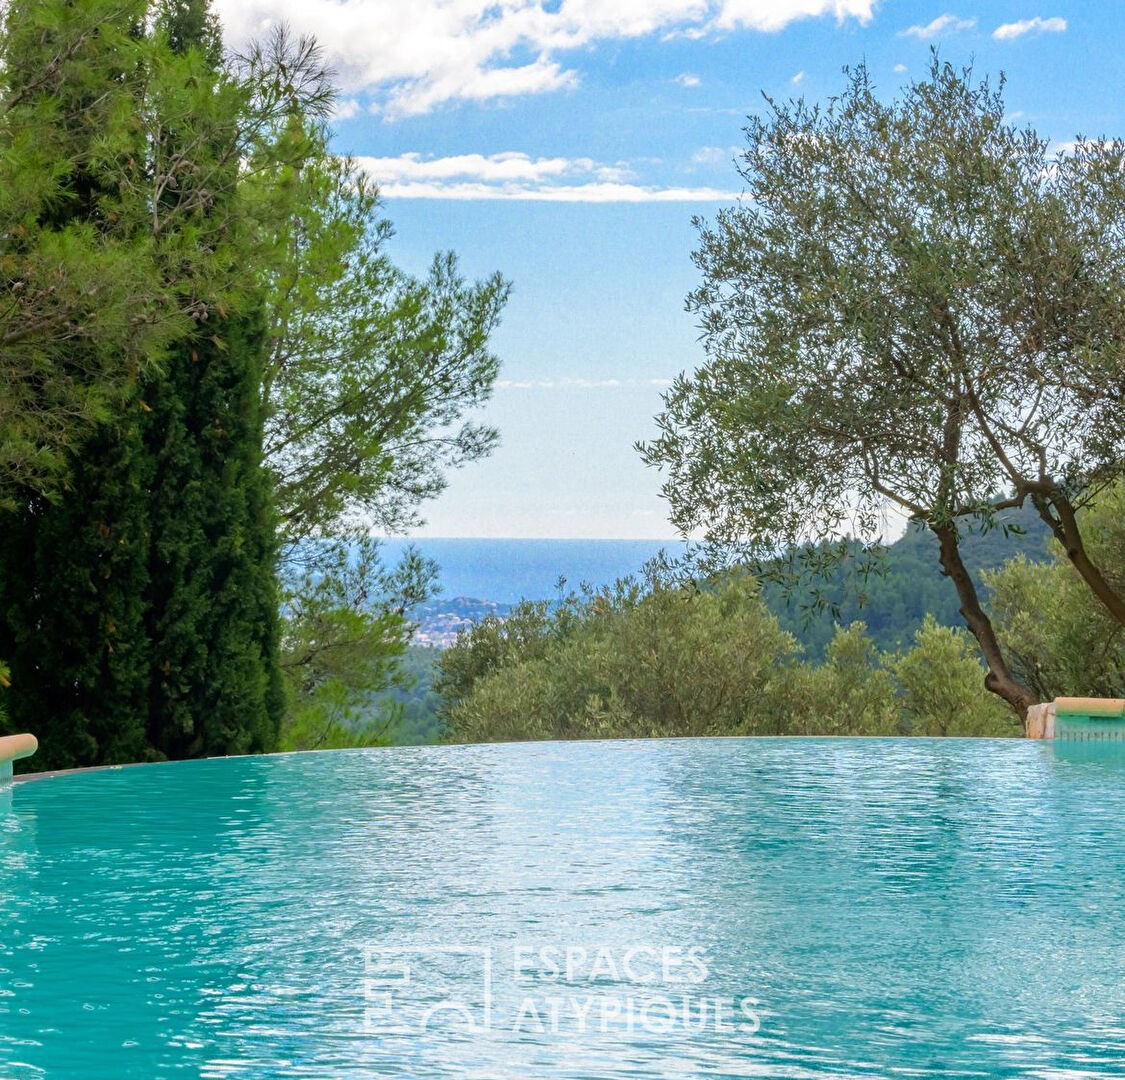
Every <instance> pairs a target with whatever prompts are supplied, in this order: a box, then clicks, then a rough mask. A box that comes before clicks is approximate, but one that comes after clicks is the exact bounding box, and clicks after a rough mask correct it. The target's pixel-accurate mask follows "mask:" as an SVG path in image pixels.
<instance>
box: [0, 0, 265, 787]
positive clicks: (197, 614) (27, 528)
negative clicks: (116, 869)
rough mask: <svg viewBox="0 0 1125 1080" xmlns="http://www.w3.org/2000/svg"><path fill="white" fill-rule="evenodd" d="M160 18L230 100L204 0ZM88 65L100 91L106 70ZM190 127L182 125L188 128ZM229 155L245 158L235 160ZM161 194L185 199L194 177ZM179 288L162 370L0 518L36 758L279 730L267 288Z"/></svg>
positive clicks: (235, 746)
mask: <svg viewBox="0 0 1125 1080" xmlns="http://www.w3.org/2000/svg"><path fill="white" fill-rule="evenodd" d="M29 6H30V7H32V8H37V9H39V10H41V11H47V9H50V8H52V7H54V6H55V5H52V4H42V3H41V4H38V5H36V4H34V3H32V4H30V5H29ZM134 14H136V13H134ZM47 17H48V15H47V14H44V19H45V20H46V19H47ZM135 25H136V26H139V25H141V24H140V20H139V19H137V20H136V22H135ZM157 33H158V34H163V35H164V42H165V46H166V47H167V48H168V49H170V51H171V52H172V53H173V54H175V55H176V56H178V57H179V58H180V59H181V60H182V61H183V67H182V70H183V73H184V77H185V80H186V82H187V83H188V84H190V86H191V87H193V89H192V92H198V90H197V88H198V87H199V85H200V83H201V79H200V76H201V75H202V77H203V78H202V81H203V82H206V81H207V76H208V75H210V76H211V77H213V83H214V85H213V86H211V87H209V88H208V87H204V90H205V91H206V92H208V93H210V92H212V91H213V93H212V95H211V97H210V98H209V102H210V103H218V105H217V107H218V108H219V109H221V108H223V107H225V105H224V104H223V103H224V102H225V101H228V100H229V101H236V100H237V99H236V98H229V99H224V98H222V96H221V94H220V91H219V84H220V82H221V76H220V74H219V71H218V65H219V62H220V54H221V49H220V43H219V38H218V34H217V27H216V24H215V22H214V19H213V18H212V17H211V15H210V12H209V10H208V7H207V4H206V3H204V2H197V0H186V2H172V3H169V4H167V5H166V6H165V7H164V8H163V9H162V10H161V12H160V18H159V19H158V21H157ZM45 36H46V35H45ZM90 82H91V85H92V89H95V90H101V92H103V93H104V89H105V84H104V81H103V82H102V83H101V85H100V86H99V85H98V84H97V80H96V79H92V80H90ZM64 104H65V105H66V106H68V107H69V106H70V104H71V103H70V102H69V101H68V102H65V103H64ZM74 115H75V122H76V123H82V122H85V121H84V120H83V119H82V118H81V111H80V110H78V111H76V112H75V114H74ZM193 120H194V118H193V117H191V116H190V114H189V115H188V116H187V119H186V121H183V123H184V124H185V126H190V124H191V123H192V122H193ZM236 126H237V117H234V118H233V122H232V123H231V124H230V127H231V128H234V127H236ZM162 130H163V131H164V132H165V135H164V138H165V139H166V140H168V142H167V145H166V146H165V147H164V149H171V150H175V149H176V146H175V143H176V139H177V131H176V122H175V120H174V119H172V120H171V122H169V123H168V124H166V125H164V124H162ZM222 130H223V127H222V124H221V123H220V124H218V125H217V126H216V131H217V132H221V131H222ZM197 133H198V128H194V129H192V131H191V132H190V133H189V134H184V133H182V132H181V133H179V134H181V135H182V136H183V138H184V141H185V142H187V141H188V139H189V138H191V137H194V136H195V135H197ZM217 137H222V136H221V135H219V136H217ZM137 156H138V158H143V157H144V150H143V148H139V149H138V154H137ZM216 156H217V157H219V156H221V155H219V154H217V155H216ZM228 156H229V155H228ZM237 167H238V161H237V156H234V157H233V158H232V160H231V164H229V165H228V166H227V168H228V169H237ZM197 171H198V170H197ZM70 187H71V189H72V190H73V192H74V197H72V198H70V199H68V200H67V202H66V204H65V212H66V213H70V214H85V215H88V216H94V215H96V214H97V213H98V212H99V207H100V205H101V202H100V200H99V198H98V193H97V192H96V191H93V190H92V188H91V184H90V183H89V182H88V181H87V180H86V179H85V178H84V177H81V176H76V177H75V178H74V179H73V181H72V183H71V185H70ZM236 187H237V185H236V183H235V182H233V181H232V179H231V177H230V176H228V177H227V178H226V182H225V183H224V182H223V181H221V180H220V182H218V183H213V184H212V188H211V189H210V190H208V191H207V192H206V193H203V194H205V195H206V198H201V199H199V200H198V203H199V205H200V206H202V207H204V209H202V210H201V211H200V212H201V213H202V214H204V215H212V216H214V215H224V216H225V217H224V222H225V221H227V220H229V221H230V222H231V224H230V226H229V228H230V229H231V230H237V229H238V227H239V223H238V221H237V213H238V209H239V208H238V207H237V206H236V205H234V204H233V200H234V199H235V198H236V194H235V192H236ZM88 189H89V190H88ZM168 198H169V199H170V200H173V201H174V200H183V199H184V185H183V184H180V185H179V186H178V187H176V188H175V189H170V193H169V195H168ZM180 205H181V206H182V201H181V203H180ZM213 220H214V218H213ZM224 227H225V226H224ZM197 231H198V232H199V234H200V235H201V236H202V235H203V234H204V233H205V232H206V229H204V228H201V227H198V225H197ZM192 242H193V243H195V242H196V240H195V239H194V237H193V240H192ZM230 250H233V248H230V247H228V255H227V257H228V258H229V257H230V256H229V251H230ZM189 280H190V277H189ZM204 291H205V290H204ZM183 299H184V300H185V301H186V302H187V305H186V306H190V307H192V308H193V309H194V310H195V311H196V329H195V330H194V331H191V332H189V333H188V334H186V335H185V336H184V337H183V338H182V340H179V341H177V342H175V343H174V344H173V345H172V346H171V348H168V349H165V350H164V352H163V355H162V368H163V370H162V372H161V373H160V374H157V375H151V376H148V377H146V378H143V379H142V380H141V381H140V383H139V386H138V389H137V393H136V394H135V395H134V397H133V398H132V399H131V400H130V401H129V402H128V404H127V406H126V407H125V408H124V409H123V410H122V415H121V416H120V417H119V418H118V419H117V420H116V421H115V422H114V423H112V424H106V425H104V426H103V427H102V429H101V430H99V431H98V432H97V434H96V435H95V436H94V437H93V438H91V439H90V440H88V441H87V442H86V443H85V444H84V445H83V446H82V447H81V449H80V450H79V451H77V452H76V453H75V454H74V455H73V461H72V463H71V465H72V468H71V479H70V483H69V488H68V490H67V492H66V493H65V495H64V497H63V498H61V499H60V500H58V501H55V502H48V501H46V500H44V499H43V498H42V497H38V496H34V495H30V494H29V495H28V497H27V499H26V500H25V501H24V504H23V505H21V507H20V509H19V510H18V512H17V513H15V514H13V515H11V516H10V517H9V518H8V520H6V521H5V522H4V528H3V529H2V530H0V656H3V657H4V659H5V661H6V662H7V663H9V664H10V667H11V671H12V687H13V689H12V692H11V695H10V713H11V716H10V719H9V721H8V723H9V727H10V728H28V729H31V730H34V731H37V732H39V733H40V734H41V736H42V738H41V743H42V747H43V749H42V751H41V754H40V756H39V757H38V758H37V763H38V764H42V765H44V766H46V767H51V768H57V767H65V766H70V765H92V764H105V763H112V762H119V761H130V760H144V759H146V758H159V757H170V758H181V757H194V756H203V755H209V754H226V753H245V752H254V751H261V750H268V749H271V748H272V747H273V745H274V744H275V742H276V738H277V731H278V725H279V722H280V715H281V710H282V704H283V702H282V689H281V679H280V673H279V668H278V663H277V599H276V566H275V563H276V551H275V543H276V541H275V536H276V531H275V527H274V519H273V512H272V498H271V486H270V480H269V477H268V474H267V473H266V471H265V469H264V468H263V464H262V460H261V457H262V427H263V408H262V394H261V375H262V363H263V356H264V348H265V332H264V319H263V314H262V305H261V302H260V299H259V298H257V297H255V296H254V295H253V294H251V295H249V296H246V295H240V296H239V300H238V303H237V305H234V306H236V307H237V308H238V310H234V311H228V310H227V309H226V307H225V306H224V304H223V303H221V302H219V301H217V300H216V299H215V298H214V297H212V296H206V295H202V296H199V297H196V296H186V297H184V298H183Z"/></svg>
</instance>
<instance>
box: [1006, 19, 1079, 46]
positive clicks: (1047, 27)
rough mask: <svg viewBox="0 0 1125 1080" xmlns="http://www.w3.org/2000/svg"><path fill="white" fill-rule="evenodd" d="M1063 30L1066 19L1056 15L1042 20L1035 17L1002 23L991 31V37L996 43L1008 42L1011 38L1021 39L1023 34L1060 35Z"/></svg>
mask: <svg viewBox="0 0 1125 1080" xmlns="http://www.w3.org/2000/svg"><path fill="white" fill-rule="evenodd" d="M1065 30H1066V19H1060V18H1059V17H1058V16H1057V15H1056V16H1054V17H1053V18H1050V19H1042V18H1040V17H1039V16H1038V15H1036V16H1035V18H1033V19H1022V20H1020V21H1019V22H1010V23H1004V24H1003V25H1002V26H998V27H996V29H995V30H993V31H992V36H993V37H994V38H995V39H996V40H997V41H1010V40H1011V39H1012V38H1018V37H1023V36H1024V34H1061V33H1063V31H1065Z"/></svg>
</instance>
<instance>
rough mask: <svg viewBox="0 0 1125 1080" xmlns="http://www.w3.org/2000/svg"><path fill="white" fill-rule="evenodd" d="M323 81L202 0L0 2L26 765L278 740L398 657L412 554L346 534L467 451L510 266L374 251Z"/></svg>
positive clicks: (374, 205)
mask: <svg viewBox="0 0 1125 1080" xmlns="http://www.w3.org/2000/svg"><path fill="white" fill-rule="evenodd" d="M333 100H334V92H333V89H332V86H331V82H330V79H329V76H328V73H327V72H326V70H325V69H324V67H323V65H322V63H321V61H320V58H319V54H318V52H317V49H316V47H315V45H314V44H313V43H311V42H309V41H295V40H293V39H291V38H290V37H289V36H288V35H287V34H286V33H285V32H284V31H277V32H275V33H274V34H273V35H272V36H271V37H270V38H269V39H268V40H267V41H265V42H264V43H262V44H260V45H257V46H255V47H253V48H252V49H250V51H249V52H248V53H247V54H245V55H241V56H232V55H229V54H227V53H225V52H224V49H223V45H222V42H221V39H220V35H219V29H218V25H217V22H216V20H215V19H214V18H213V16H212V15H211V13H210V11H209V8H208V5H207V3H206V0H156V2H152V3H150V2H148V0H123V2H120V3H119V2H117V0H112V2H111V0H80V2H78V3H72V2H69V0H20V2H16V3H12V4H9V5H6V6H5V11H4V23H3V27H2V30H0V151H2V152H0V263H2V265H3V274H2V275H0V288H3V290H4V292H5V304H4V305H3V308H4V311H3V315H0V363H2V365H3V367H2V370H0V374H2V375H3V378H4V393H3V394H2V395H0V514H2V515H3V520H2V522H0V656H2V657H3V658H4V661H5V664H4V666H2V667H0V685H2V686H7V685H8V684H9V682H10V690H9V691H7V692H6V693H5V695H4V696H5V699H6V701H5V704H6V706H7V708H8V712H9V714H10V715H9V716H8V718H7V719H6V720H4V719H3V718H0V725H3V727H0V730H3V729H4V727H6V728H8V729H11V728H17V729H22V728H32V729H34V730H36V731H37V732H38V733H39V734H40V735H41V736H42V737H43V739H42V742H43V751H42V752H41V754H40V756H39V757H38V758H37V762H36V763H37V765H39V766H44V767H55V768H58V767H67V766H72V765H92V764H108V763H113V762H119V761H133V760H151V759H159V758H166V757H167V758H180V757H197V756H203V755H208V754H227V753H243V752H252V751H260V750H269V749H273V748H275V747H277V746H279V745H303V744H304V742H305V741H306V740H307V739H315V738H316V737H318V736H319V733H321V732H323V731H324V730H326V729H328V730H333V726H334V725H335V726H337V727H338V726H339V725H340V724H341V722H342V720H347V719H350V718H351V717H352V716H353V711H354V708H355V706H356V704H357V703H362V702H365V701H366V700H368V698H369V697H370V695H371V693H372V691H373V690H374V689H376V688H381V687H383V686H385V685H386V684H387V682H389V681H390V682H393V681H394V679H395V678H396V676H395V672H394V661H395V658H396V657H398V656H400V655H401V654H402V652H403V650H404V649H405V645H406V642H407V640H408V639H409V635H410V630H411V624H410V622H409V621H408V620H407V619H406V617H405V612H406V610H407V608H408V607H410V606H411V605H412V604H415V603H417V602H418V601H419V600H421V599H424V598H425V596H426V595H428V590H429V589H430V588H431V587H432V582H433V567H431V566H429V565H427V564H425V563H424V562H423V561H422V560H419V559H417V558H414V557H411V556H408V557H407V558H406V559H405V560H404V561H403V563H402V565H401V566H399V567H396V568H388V567H385V566H383V565H382V564H381V562H380V561H379V559H378V555H377V552H376V551H375V549H374V548H373V547H371V546H368V548H367V549H366V550H367V556H366V557H364V558H360V559H358V560H356V559H353V558H352V555H351V552H352V548H353V542H354V541H355V540H356V538H357V537H360V536H362V535H363V534H365V533H366V532H368V531H369V530H370V529H371V527H372V526H373V525H380V526H382V527H384V528H401V527H403V526H404V525H408V524H410V523H411V522H412V521H413V520H414V519H415V514H416V507H417V505H418V503H419V502H420V501H421V500H423V499H425V498H427V497H429V496H432V495H433V494H434V493H436V492H437V491H438V490H440V489H441V486H442V484H443V482H444V480H443V478H444V472H445V470H446V469H448V468H453V467H456V466H458V465H460V464H462V463H464V462H467V461H471V460H473V459H474V458H477V457H480V456H481V455H483V454H486V453H488V451H489V450H490V449H491V447H492V445H493V443H494V441H495V433H494V432H493V431H491V430H490V429H489V428H487V427H482V426H481V425H479V424H477V423H474V422H469V421H465V420H464V419H463V416H464V415H465V413H466V412H467V411H468V410H470V409H473V408H475V407H476V406H478V405H480V404H481V403H482V402H483V401H484V399H485V398H486V397H487V396H488V394H489V392H490V389H491V386H492V383H493V381H494V378H495V374H496V370H497V360H496V358H495V357H494V356H493V355H492V353H491V352H490V351H489V349H488V340H489V336H490V334H491V331H492V329H493V328H494V326H495V325H496V322H497V319H498V317H499V314H500V311H501V309H502V308H503V305H504V302H505V300H506V296H507V284H506V283H505V282H504V281H503V280H501V279H500V278H498V277H494V278H492V279H489V280H487V281H484V282H481V283H478V284H472V283H467V282H465V281H464V280H463V279H462V278H461V276H460V275H459V273H458V270H457V264H456V261H455V260H454V258H453V257H452V256H450V255H444V256H441V257H439V258H438V259H436V260H435V262H434V265H433V268H432V271H431V272H430V274H429V275H428V276H427V277H426V278H425V279H423V280H417V279H414V278H411V277H409V276H408V275H405V274H403V273H402V272H401V271H399V270H398V269H397V268H395V267H394V266H393V265H392V264H391V263H390V262H389V260H388V259H387V257H386V255H385V252H384V247H385V243H386V240H387V238H388V237H389V235H390V227H389V225H388V224H387V222H386V221H385V220H384V219H383V218H382V216H381V212H380V209H379V203H378V198H377V192H376V191H375V189H374V188H373V186H372V184H371V182H370V181H369V180H368V179H367V178H366V177H364V176H363V174H362V173H361V171H360V170H359V168H358V167H357V166H356V165H355V163H354V162H352V161H350V160H348V159H346V158H341V157H339V156H337V155H336V154H334V153H332V152H331V151H330V149H329V140H330V135H331V132H330V129H329V127H328V118H329V117H330V115H331V111H332V106H333ZM349 730H350V729H349ZM310 732H311V733H312V734H311V735H310V734H309V733H310Z"/></svg>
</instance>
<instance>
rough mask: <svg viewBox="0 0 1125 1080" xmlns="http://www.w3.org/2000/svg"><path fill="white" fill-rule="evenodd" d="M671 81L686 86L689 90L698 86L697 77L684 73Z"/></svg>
mask: <svg viewBox="0 0 1125 1080" xmlns="http://www.w3.org/2000/svg"><path fill="white" fill-rule="evenodd" d="M672 81H673V82H678V83H679V84H680V85H681V86H686V87H688V88H689V89H690V88H692V87H695V86H698V85H699V76H698V75H691V74H689V73H688V72H686V71H685V72H684V73H683V74H682V75H677V76H676V77H675V79H673V80H672Z"/></svg>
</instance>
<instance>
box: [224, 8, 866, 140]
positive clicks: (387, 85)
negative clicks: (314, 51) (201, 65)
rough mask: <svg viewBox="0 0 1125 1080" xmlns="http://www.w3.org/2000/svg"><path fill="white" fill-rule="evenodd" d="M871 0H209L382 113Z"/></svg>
mask: <svg viewBox="0 0 1125 1080" xmlns="http://www.w3.org/2000/svg"><path fill="white" fill-rule="evenodd" d="M876 3H877V0H614V2H613V3H612V4H611V3H607V2H605V0H561V3H558V4H557V5H552V6H550V7H548V6H547V0H411V2H410V3H405V2H403V0H216V9H217V10H218V12H219V14H220V16H221V17H222V20H223V24H224V27H225V29H226V32H227V37H228V40H229V41H230V42H231V43H232V44H235V45H237V44H239V43H241V42H244V41H246V40H247V39H248V38H251V37H253V36H255V35H259V34H261V33H262V32H263V31H265V30H268V29H269V28H270V27H271V26H276V25H278V24H279V23H286V24H288V25H289V26H290V27H292V28H293V30H294V31H296V32H297V33H302V34H312V35H313V36H315V37H316V38H317V39H318V41H319V42H320V44H321V46H322V48H323V49H324V52H325V56H326V59H327V60H328V62H329V63H330V64H331V65H332V67H333V68H334V69H335V70H336V71H337V72H338V75H339V79H340V82H341V84H342V86H343V88H344V90H345V92H346V93H347V94H349V95H350V96H355V95H357V94H364V95H365V96H367V97H368V98H369V100H370V103H371V105H372V106H373V109H372V111H377V112H379V113H381V114H382V115H384V116H385V117H388V118H394V117H401V116H409V115H412V114H417V113H424V112H428V111H430V110H432V109H434V108H436V107H438V106H440V105H442V104H445V103H448V102H457V101H482V102H483V101H497V100H503V99H505V98H510V97H514V96H518V95H523V94H538V93H547V92H550V91H557V90H562V89H565V88H567V87H571V86H574V85H575V84H576V82H577V81H578V74H577V72H576V71H575V70H573V69H571V68H568V67H566V66H564V65H565V54H568V53H572V52H573V51H574V50H577V49H581V48H586V47H588V46H592V45H596V44H597V43H599V42H602V41H610V40H621V39H627V38H640V37H645V36H648V35H663V36H668V35H678V34H687V35H689V36H693V37H704V36H707V35H710V34H715V33H721V32H725V31H733V30H758V31H777V30H781V29H782V28H784V27H785V26H787V25H788V24H789V23H791V22H793V21H795V20H798V19H805V18H814V17H822V16H834V17H835V18H836V20H837V21H840V22H842V21H844V20H846V19H855V20H858V21H859V22H867V21H868V20H870V19H871V17H872V14H873V10H874V7H875V4H876Z"/></svg>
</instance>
